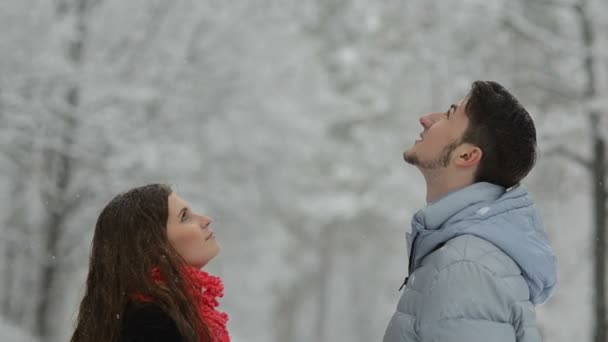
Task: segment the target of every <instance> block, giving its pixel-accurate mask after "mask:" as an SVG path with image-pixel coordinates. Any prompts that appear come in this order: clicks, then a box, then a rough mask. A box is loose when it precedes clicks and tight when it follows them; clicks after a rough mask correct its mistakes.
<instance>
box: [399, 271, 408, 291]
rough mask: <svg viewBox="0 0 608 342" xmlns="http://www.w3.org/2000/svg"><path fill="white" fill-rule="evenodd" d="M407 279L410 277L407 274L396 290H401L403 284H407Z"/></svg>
mask: <svg viewBox="0 0 608 342" xmlns="http://www.w3.org/2000/svg"><path fill="white" fill-rule="evenodd" d="M409 279H410V276H409V275H406V276H405V279H403V284H401V286H400V287H399V290H398V291H401V290H403V288H404V287H405V285H407V281H408V280H409Z"/></svg>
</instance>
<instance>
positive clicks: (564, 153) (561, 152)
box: [543, 146, 592, 170]
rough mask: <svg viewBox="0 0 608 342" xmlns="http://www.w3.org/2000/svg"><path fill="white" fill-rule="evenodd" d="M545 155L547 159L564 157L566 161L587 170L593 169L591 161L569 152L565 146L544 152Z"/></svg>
mask: <svg viewBox="0 0 608 342" xmlns="http://www.w3.org/2000/svg"><path fill="white" fill-rule="evenodd" d="M543 155H544V156H546V157H564V158H566V159H570V160H571V161H573V162H575V163H577V164H579V165H580V166H582V167H584V168H585V169H587V170H591V167H592V164H591V161H590V160H588V159H586V158H584V157H581V156H580V155H578V154H576V153H574V152H572V151H570V150H568V149H567V148H566V147H565V146H557V147H555V148H553V149H550V150H548V151H546V152H544V153H543Z"/></svg>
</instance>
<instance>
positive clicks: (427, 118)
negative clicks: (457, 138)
mask: <svg viewBox="0 0 608 342" xmlns="http://www.w3.org/2000/svg"><path fill="white" fill-rule="evenodd" d="M431 115H432V114H427V115H424V116H421V117H420V124H421V125H422V127H423V128H424V129H425V130H426V129H429V127H431V126H433V122H434V121H433V119H432V117H431Z"/></svg>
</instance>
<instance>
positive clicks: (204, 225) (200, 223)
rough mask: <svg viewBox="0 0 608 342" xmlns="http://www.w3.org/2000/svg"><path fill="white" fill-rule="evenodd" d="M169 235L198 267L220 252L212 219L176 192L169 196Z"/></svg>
mask: <svg viewBox="0 0 608 342" xmlns="http://www.w3.org/2000/svg"><path fill="white" fill-rule="evenodd" d="M167 237H168V239H169V243H170V244H171V245H172V246H173V248H175V249H176V250H177V252H178V253H179V254H180V255H181V256H182V258H184V260H186V262H187V263H188V264H189V265H192V266H195V267H198V268H202V267H203V266H205V265H206V264H207V263H208V262H209V261H211V259H213V258H215V256H216V255H217V254H218V253H219V252H220V245H219V243H218V242H217V241H216V240H215V235H214V234H213V230H212V229H211V219H210V218H209V217H208V216H205V215H199V214H198V213H196V212H195V211H194V210H192V208H190V206H189V205H188V203H187V202H186V201H184V200H183V199H182V198H181V197H179V196H178V195H177V194H175V193H172V194H171V195H170V196H169V219H168V220H167Z"/></svg>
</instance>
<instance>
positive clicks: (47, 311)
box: [35, 0, 90, 338]
mask: <svg viewBox="0 0 608 342" xmlns="http://www.w3.org/2000/svg"><path fill="white" fill-rule="evenodd" d="M89 5H90V4H89V3H88V1H87V0H80V1H78V2H77V3H76V4H75V8H74V16H75V18H74V30H75V35H74V38H73V39H72V41H70V42H69V44H68V48H67V51H66V52H67V53H66V55H67V58H68V60H69V62H70V63H71V64H72V66H73V68H74V70H75V73H77V72H78V69H79V67H80V65H81V64H82V59H83V49H84V44H85V39H86V25H85V14H86V11H87V8H88V6H89ZM80 87H81V86H80V83H79V82H78V81H77V80H76V78H74V79H73V80H72V84H71V85H70V86H69V87H68V89H67V91H66V94H65V103H66V105H67V106H66V113H58V114H59V115H58V120H57V121H58V122H59V123H60V124H61V128H60V129H61V131H60V134H61V137H62V141H61V149H60V150H50V151H47V153H46V156H45V157H46V158H47V159H46V161H47V163H46V173H47V174H48V175H50V176H51V179H49V182H50V186H49V189H48V193H43V194H42V195H43V196H44V197H45V198H46V203H47V208H46V209H47V213H48V215H47V219H46V221H45V224H43V232H44V233H45V243H44V248H45V250H44V253H43V255H42V272H41V279H40V287H39V293H38V295H39V296H40V302H39V305H38V307H37V309H36V321H35V327H36V332H37V335H38V336H40V337H42V338H47V337H49V336H50V334H51V333H52V331H51V328H52V317H54V315H55V314H56V313H54V312H53V310H52V309H53V307H52V304H53V302H52V298H53V297H52V294H53V289H54V287H55V283H56V281H57V274H58V272H59V267H58V266H59V265H58V262H57V254H58V252H59V251H58V245H59V242H60V240H61V236H62V233H63V232H62V228H63V224H64V223H65V218H66V216H67V215H68V214H69V213H68V212H67V211H68V210H69V208H68V206H66V203H67V196H68V187H69V186H70V183H71V181H72V178H73V171H74V160H73V157H72V155H71V150H72V146H73V145H74V142H75V141H74V140H75V137H76V131H77V128H78V127H77V126H78V119H77V108H78V106H79V105H80V96H81V88H80Z"/></svg>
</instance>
